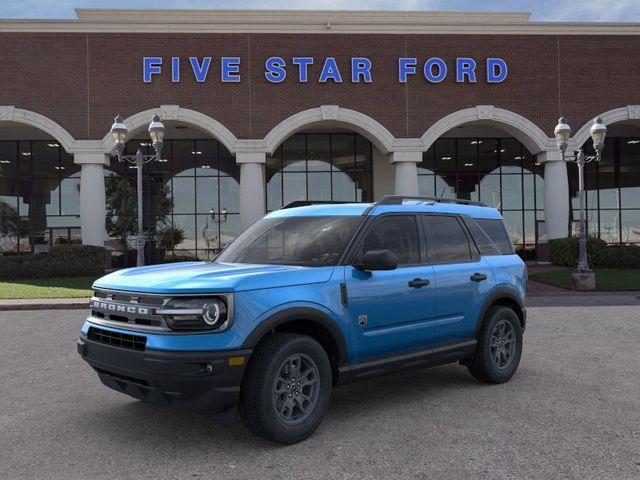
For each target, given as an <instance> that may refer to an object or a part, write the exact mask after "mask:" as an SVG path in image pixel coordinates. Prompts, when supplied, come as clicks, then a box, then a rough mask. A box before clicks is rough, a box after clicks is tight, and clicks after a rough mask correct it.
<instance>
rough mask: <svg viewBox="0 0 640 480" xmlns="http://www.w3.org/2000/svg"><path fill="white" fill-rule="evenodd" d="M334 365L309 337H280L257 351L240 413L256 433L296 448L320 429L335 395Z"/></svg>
mask: <svg viewBox="0 0 640 480" xmlns="http://www.w3.org/2000/svg"><path fill="white" fill-rule="evenodd" d="M331 385H332V378H331V363H330V362H329V358H328V357H327V354H326V352H325V350H324V349H323V348H322V346H321V345H320V344H319V343H318V342H316V341H315V340H314V339H313V338H311V337H308V336H306V335H297V334H291V333H277V334H273V335H270V336H269V337H267V338H266V339H265V340H263V341H262V342H261V343H260V345H258V347H257V348H256V351H255V352H254V354H253V356H252V358H251V363H250V365H249V366H248V369H247V372H246V375H245V378H244V380H243V382H242V388H241V393H240V415H241V417H242V419H243V420H244V422H245V424H246V425H247V427H248V428H249V430H251V431H252V432H253V433H255V434H256V435H259V436H261V437H263V438H266V439H268V440H273V441H275V442H279V443H284V444H292V443H297V442H300V441H302V440H304V439H306V438H307V437H309V436H310V435H311V434H312V433H313V432H314V430H315V429H316V428H317V427H318V425H320V422H321V421H322V419H323V418H324V415H325V413H326V411H327V408H328V406H329V397H330V395H331Z"/></svg>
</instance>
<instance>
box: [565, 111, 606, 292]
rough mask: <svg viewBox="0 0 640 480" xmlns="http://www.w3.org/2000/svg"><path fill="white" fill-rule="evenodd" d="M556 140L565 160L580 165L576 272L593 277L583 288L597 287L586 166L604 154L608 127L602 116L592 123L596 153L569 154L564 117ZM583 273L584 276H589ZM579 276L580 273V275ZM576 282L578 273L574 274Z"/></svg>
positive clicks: (568, 130)
mask: <svg viewBox="0 0 640 480" xmlns="http://www.w3.org/2000/svg"><path fill="white" fill-rule="evenodd" d="M553 133H554V135H555V137H556V142H557V143H558V150H560V153H561V155H562V160H563V161H569V162H573V163H575V164H576V165H577V166H578V191H579V196H580V233H579V239H578V267H577V269H576V274H587V275H588V276H590V277H591V278H590V279H588V282H591V284H593V287H592V288H589V286H587V287H586V288H581V289H585V290H586V289H593V288H595V277H593V274H592V272H591V269H590V268H589V261H588V259H587V229H586V219H585V191H584V166H585V165H586V164H588V163H591V162H593V161H595V162H599V161H600V158H601V156H602V149H603V147H604V139H605V136H606V134H607V127H606V126H605V125H604V123H602V119H601V118H600V117H598V118H596V119H595V120H594V122H593V125H591V139H592V140H593V148H594V150H595V151H596V154H595V155H585V153H584V152H583V151H582V149H580V150H578V151H577V152H575V153H573V154H567V153H566V152H567V146H568V144H569V137H570V136H571V127H570V126H569V124H568V123H567V120H566V119H565V118H564V117H561V118H560V120H558V125H556V128H555V130H554V132H553ZM587 275H583V276H585V277H586V276H587ZM578 276H579V275H578ZM573 278H574V282H575V280H576V275H574V277H573Z"/></svg>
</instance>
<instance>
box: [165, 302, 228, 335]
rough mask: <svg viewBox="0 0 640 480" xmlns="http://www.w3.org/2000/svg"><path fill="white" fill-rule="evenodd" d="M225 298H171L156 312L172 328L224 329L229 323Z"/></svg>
mask: <svg viewBox="0 0 640 480" xmlns="http://www.w3.org/2000/svg"><path fill="white" fill-rule="evenodd" d="M227 310H228V309H227V304H226V302H225V299H223V298H219V297H215V298H184V299H183V298H173V299H171V300H169V302H167V304H166V305H165V306H164V307H162V308H161V309H158V310H156V313H157V314H160V315H163V316H164V319H165V321H166V322H167V325H168V326H169V328H171V329H172V330H216V331H222V330H226V329H227V328H228V327H229V325H230V318H229V315H228V311H227Z"/></svg>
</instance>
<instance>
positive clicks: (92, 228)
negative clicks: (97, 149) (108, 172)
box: [73, 152, 109, 247]
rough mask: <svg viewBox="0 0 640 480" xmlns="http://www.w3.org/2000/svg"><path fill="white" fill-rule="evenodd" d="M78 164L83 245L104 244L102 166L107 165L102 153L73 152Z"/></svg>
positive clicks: (104, 201) (104, 212)
mask: <svg viewBox="0 0 640 480" xmlns="http://www.w3.org/2000/svg"><path fill="white" fill-rule="evenodd" d="M73 161H74V163H76V164H79V165H80V168H81V171H80V226H81V230H82V244H83V245H98V246H101V247H102V246H104V241H105V217H106V198H105V190H104V171H103V167H104V166H105V165H109V156H108V155H105V154H104V153H93V152H92V153H85V152H82V153H75V154H74V156H73Z"/></svg>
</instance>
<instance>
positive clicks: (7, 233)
mask: <svg viewBox="0 0 640 480" xmlns="http://www.w3.org/2000/svg"><path fill="white" fill-rule="evenodd" d="M0 237H8V238H15V241H16V244H17V243H18V239H19V238H20V215H18V209H17V208H16V207H14V206H12V205H9V204H8V203H7V202H3V201H0Z"/></svg>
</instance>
